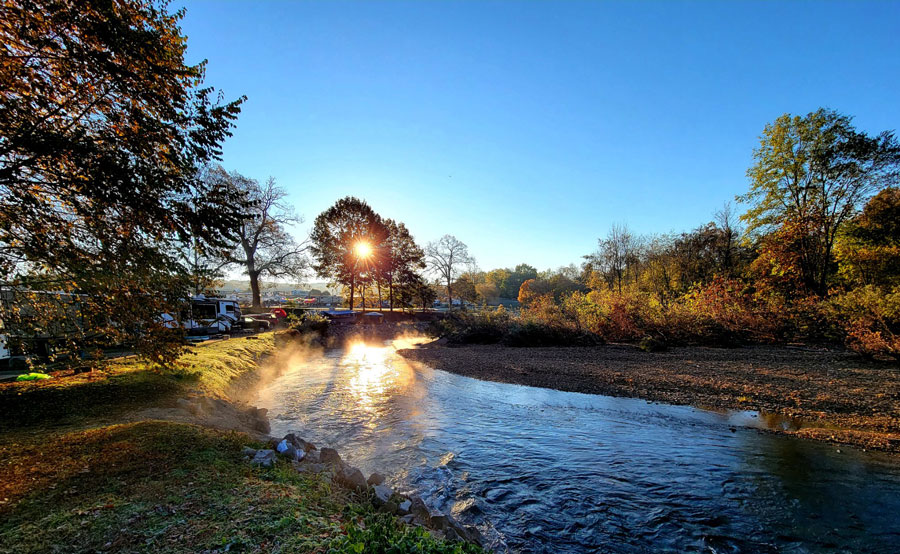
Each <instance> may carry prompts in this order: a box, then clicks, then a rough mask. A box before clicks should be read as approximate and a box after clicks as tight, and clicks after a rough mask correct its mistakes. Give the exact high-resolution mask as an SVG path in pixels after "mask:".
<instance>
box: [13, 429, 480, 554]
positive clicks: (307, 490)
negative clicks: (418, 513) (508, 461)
mask: <svg viewBox="0 0 900 554" xmlns="http://www.w3.org/2000/svg"><path fill="white" fill-rule="evenodd" d="M247 444H248V440H247V437H246V436H245V435H243V434H240V433H233V432H232V433H228V432H222V431H215V430H211V429H207V428H203V427H199V426H194V425H184V424H176V423H166V422H154V421H148V422H139V423H131V424H126V425H112V426H105V427H100V428H95V429H89V430H83V431H72V432H67V433H60V434H43V435H42V436H40V437H35V440H33V441H28V442H25V443H8V442H4V443H2V444H0V458H2V459H3V460H4V462H3V468H2V472H3V475H4V477H3V479H2V482H0V499H2V504H0V552H17V553H20V552H87V551H105V552H155V553H159V552H200V551H207V552H224V551H228V552H386V551H388V550H387V547H388V545H396V546H397V547H398V549H397V550H391V552H423V553H427V552H434V553H453V552H456V553H463V552H474V551H475V549H474V548H473V547H463V546H460V545H446V544H443V543H440V542H438V541H436V540H434V539H432V538H431V537H430V536H428V535H427V534H425V533H424V531H421V530H419V529H414V528H411V527H408V526H405V525H402V524H400V523H399V522H398V521H397V520H396V519H394V518H393V517H391V516H387V515H384V514H376V513H375V512H374V511H373V509H372V508H371V504H370V503H369V502H368V499H367V498H366V497H365V495H364V494H360V493H352V494H351V493H349V492H348V491H347V490H345V489H343V488H342V487H338V486H333V485H332V484H331V483H330V482H329V481H328V480H327V478H324V477H322V476H318V475H312V474H302V473H298V472H297V471H295V470H294V469H293V468H292V467H291V465H290V463H289V462H288V461H286V460H280V461H279V462H278V463H277V464H276V466H275V467H274V468H271V469H260V468H254V467H251V466H250V465H249V464H248V463H247V462H246V461H245V460H243V457H242V454H241V448H242V447H243V446H245V445H247ZM250 444H252V443H250ZM360 545H362V549H360Z"/></svg>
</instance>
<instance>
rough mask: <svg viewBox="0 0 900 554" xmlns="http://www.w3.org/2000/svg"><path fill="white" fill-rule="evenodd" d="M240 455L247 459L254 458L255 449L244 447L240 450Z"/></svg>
mask: <svg viewBox="0 0 900 554" xmlns="http://www.w3.org/2000/svg"><path fill="white" fill-rule="evenodd" d="M241 454H243V455H244V456H245V457H247V458H252V457H253V456H256V449H255V448H250V447H249V446H245V447H244V448H243V449H242V450H241Z"/></svg>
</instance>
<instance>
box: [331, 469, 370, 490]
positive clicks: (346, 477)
mask: <svg viewBox="0 0 900 554" xmlns="http://www.w3.org/2000/svg"><path fill="white" fill-rule="evenodd" d="M337 479H338V481H339V482H341V483H343V484H344V485H347V486H348V487H351V488H354V489H357V490H363V489H365V488H366V487H367V486H368V485H366V476H365V475H363V472H362V471H360V470H359V469H357V468H355V467H352V466H348V467H345V468H344V469H342V470H341V471H340V472H338V474H337Z"/></svg>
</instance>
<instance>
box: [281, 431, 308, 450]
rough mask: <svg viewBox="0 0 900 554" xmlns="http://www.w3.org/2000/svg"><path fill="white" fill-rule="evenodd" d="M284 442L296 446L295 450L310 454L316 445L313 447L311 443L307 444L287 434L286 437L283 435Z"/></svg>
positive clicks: (291, 434) (293, 435) (295, 436)
mask: <svg viewBox="0 0 900 554" xmlns="http://www.w3.org/2000/svg"><path fill="white" fill-rule="evenodd" d="M284 440H286V441H288V442H289V443H291V444H293V445H294V446H296V447H297V449H299V450H303V451H304V452H310V451H312V450H315V449H316V445H314V444H313V443H311V442H307V441H305V440H303V439H301V438H300V437H298V436H297V435H295V434H294V433H288V434H287V435H285V436H284Z"/></svg>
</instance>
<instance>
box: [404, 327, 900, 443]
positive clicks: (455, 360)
mask: <svg viewBox="0 0 900 554" xmlns="http://www.w3.org/2000/svg"><path fill="white" fill-rule="evenodd" d="M400 354H401V355H403V356H404V357H406V358H407V359H410V360H414V361H418V362H422V363H424V364H426V365H428V366H430V367H433V368H436V369H441V370H444V371H449V372H452V373H457V374H460V375H465V376H468V377H474V378H477V379H483V380H489V381H499V382H505V383H516V384H522V385H529V386H535V387H545V388H552V389H557V390H564V391H571V392H583V393H590V394H603V395H609V396H625V397H634V398H643V399H646V400H652V401H657V402H665V403H669V404H681V405H692V406H695V407H699V408H705V409H715V410H758V411H760V412H762V413H761V416H762V419H764V420H765V419H766V418H768V419H769V420H770V423H771V424H772V425H770V430H772V431H775V432H781V433H788V434H792V435H796V436H800V437H805V438H811V439H816V440H825V441H832V442H836V443H842V444H851V445H854V446H858V447H862V448H872V449H879V450H884V451H889V452H900V369H898V368H897V367H896V365H889V364H885V363H878V362H869V361H865V360H863V359H862V358H860V357H859V356H856V355H854V354H850V353H846V352H832V351H824V350H811V349H799V348H783V347H747V348H735V349H721V348H701V347H684V348H672V349H669V350H667V351H664V352H644V351H641V350H640V349H638V348H637V347H634V346H629V345H607V346H599V347H567V348H512V347H504V346H497V345H480V346H459V347H447V346H444V345H442V344H440V343H439V342H435V343H431V344H430V345H425V346H423V347H420V348H416V349H407V350H402V351H400Z"/></svg>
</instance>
